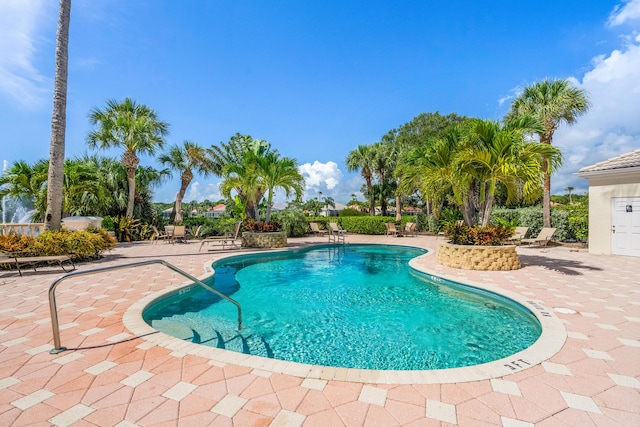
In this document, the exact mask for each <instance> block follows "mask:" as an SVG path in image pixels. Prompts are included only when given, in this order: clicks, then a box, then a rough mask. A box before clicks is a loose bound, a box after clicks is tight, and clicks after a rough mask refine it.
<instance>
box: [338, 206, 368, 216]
mask: <svg viewBox="0 0 640 427" xmlns="http://www.w3.org/2000/svg"><path fill="white" fill-rule="evenodd" d="M368 215H369V214H368V213H366V212H362V211H359V210H357V209H352V208H346V209H343V210H341V211H340V216H368Z"/></svg>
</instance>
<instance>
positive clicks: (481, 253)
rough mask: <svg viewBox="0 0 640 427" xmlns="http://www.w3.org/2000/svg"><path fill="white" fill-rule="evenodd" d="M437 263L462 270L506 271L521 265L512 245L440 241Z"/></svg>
mask: <svg viewBox="0 0 640 427" xmlns="http://www.w3.org/2000/svg"><path fill="white" fill-rule="evenodd" d="M438 263H439V264H442V265H444V266H446V267H453V268H461V269H463V270H486V271H506V270H518V269H520V268H521V267H522V266H521V265H520V258H518V253H517V252H516V247H515V246H513V245H505V246H471V245H453V244H451V243H441V244H440V247H439V248H438Z"/></svg>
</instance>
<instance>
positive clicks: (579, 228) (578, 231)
mask: <svg viewBox="0 0 640 427" xmlns="http://www.w3.org/2000/svg"><path fill="white" fill-rule="evenodd" d="M554 210H559V211H564V212H566V213H567V216H568V220H569V233H568V239H575V240H579V241H581V242H586V241H587V239H588V238H589V206H587V205H569V206H555V207H554V208H553V209H552V210H551V212H552V215H553V211H554Z"/></svg>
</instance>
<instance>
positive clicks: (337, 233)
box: [329, 222, 346, 243]
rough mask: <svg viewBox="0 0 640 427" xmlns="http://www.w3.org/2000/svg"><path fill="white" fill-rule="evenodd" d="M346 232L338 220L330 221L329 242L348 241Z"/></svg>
mask: <svg viewBox="0 0 640 427" xmlns="http://www.w3.org/2000/svg"><path fill="white" fill-rule="evenodd" d="M345 237H346V235H345V232H344V230H343V229H342V227H340V226H339V225H338V223H336V222H330V223H329V242H333V243H340V241H342V243H346V241H345Z"/></svg>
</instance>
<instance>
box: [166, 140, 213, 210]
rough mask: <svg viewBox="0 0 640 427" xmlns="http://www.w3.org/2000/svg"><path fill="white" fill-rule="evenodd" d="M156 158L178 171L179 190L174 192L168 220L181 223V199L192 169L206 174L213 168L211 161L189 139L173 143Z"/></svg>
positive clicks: (190, 177) (202, 150) (189, 181)
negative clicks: (173, 202) (174, 198)
mask: <svg viewBox="0 0 640 427" xmlns="http://www.w3.org/2000/svg"><path fill="white" fill-rule="evenodd" d="M158 160H159V161H160V163H162V164H163V165H164V166H166V167H168V168H169V170H175V171H177V172H179V173H180V190H178V193H177V194H176V202H175V204H174V205H173V210H172V211H171V217H170V220H171V221H172V222H176V223H181V222H182V200H183V199H184V195H185V194H186V192H187V188H188V187H189V184H191V181H192V180H193V176H194V174H193V172H194V170H195V171H196V172H197V173H200V174H202V175H203V176H207V175H208V174H209V173H210V172H211V170H212V168H213V166H212V162H211V160H210V159H209V158H208V157H207V156H206V151H205V149H204V148H202V147H201V146H199V145H198V144H196V143H195V142H191V141H184V142H183V144H182V146H178V145H173V146H172V147H171V148H169V150H168V151H167V152H166V153H163V154H162V155H160V157H159V158H158Z"/></svg>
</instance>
